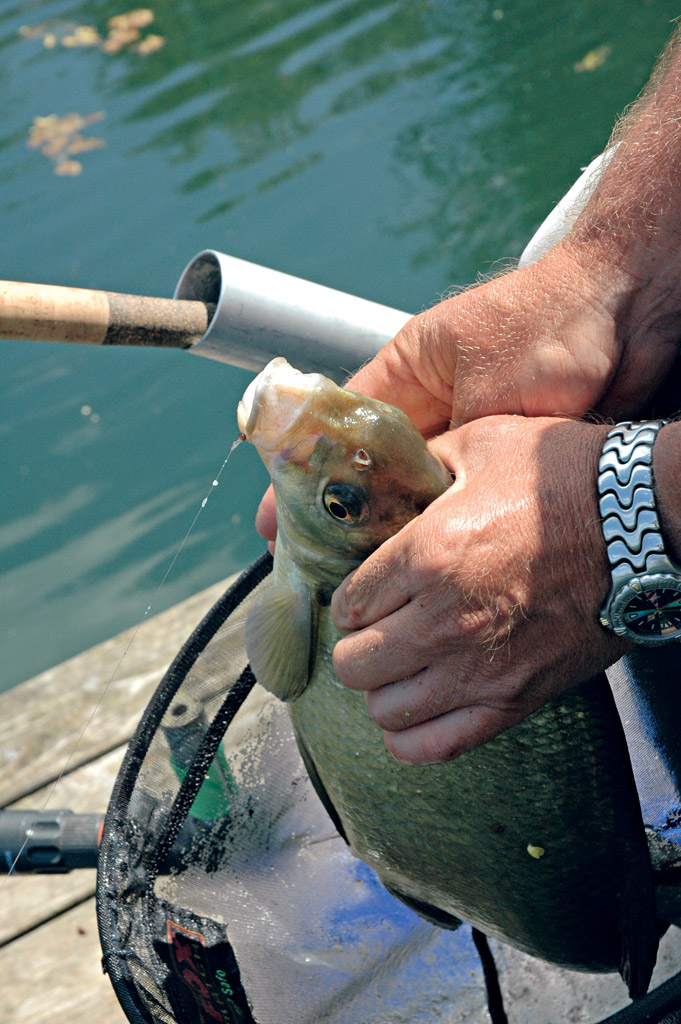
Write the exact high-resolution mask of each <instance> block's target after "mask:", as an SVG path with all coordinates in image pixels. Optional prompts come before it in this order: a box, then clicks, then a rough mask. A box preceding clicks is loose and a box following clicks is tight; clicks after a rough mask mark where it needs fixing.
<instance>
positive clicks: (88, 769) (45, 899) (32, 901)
mask: <svg viewBox="0 0 681 1024" xmlns="http://www.w3.org/2000/svg"><path fill="white" fill-rule="evenodd" d="M124 753H125V745H122V746H120V747H118V748H117V749H116V750H114V751H112V752H111V753H110V754H105V755H104V756H103V757H101V758H97V760H96V761H93V762H92V763H91V764H88V765H84V766H83V767H82V768H79V769H77V770H76V771H75V772H71V773H70V774H69V775H66V776H64V778H63V779H62V780H61V781H60V782H59V784H58V785H57V787H56V788H55V787H54V786H46V787H44V788H43V789H39V790H37V791H36V792H35V793H32V794H31V795H30V796H28V797H24V799H23V800H19V801H18V802H17V803H15V804H12V807H15V808H19V807H30V808H31V809H33V810H35V809H37V808H41V807H43V806H44V805H45V802H46V801H47V800H48V798H49V804H48V806H49V807H50V808H53V809H60V808H68V809H69V810H71V811H74V812H75V813H76V814H86V813H88V812H90V811H102V813H103V812H104V811H106V807H107V804H108V802H109V796H110V793H111V788H112V786H113V783H114V779H115V778H116V774H117V772H118V769H119V767H120V764H121V761H122V760H123V755H124ZM94 892H95V872H94V871H93V870H83V871H72V872H70V873H69V874H68V875H14V876H11V877H9V878H8V877H4V878H3V877H2V876H0V946H3V945H5V944H6V943H7V942H11V941H12V940H13V939H16V938H17V937H18V936H19V935H23V934H24V933H25V932H27V931H29V930H30V929H33V928H35V927H36V926H37V925H39V924H41V923H43V922H45V921H49V920H50V918H52V917H54V916H55V915H56V914H60V913H63V911H64V910H66V909H67V908H68V907H72V906H74V905H75V904H76V903H79V902H80V901H81V900H84V899H86V898H87V897H88V896H93V895H94ZM1 1019H2V1018H0V1020H1Z"/></svg>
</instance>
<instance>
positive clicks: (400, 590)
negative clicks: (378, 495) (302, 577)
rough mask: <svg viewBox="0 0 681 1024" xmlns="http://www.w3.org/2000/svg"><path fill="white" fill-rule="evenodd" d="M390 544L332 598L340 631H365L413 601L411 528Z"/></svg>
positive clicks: (402, 531)
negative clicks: (367, 627)
mask: <svg viewBox="0 0 681 1024" xmlns="http://www.w3.org/2000/svg"><path fill="white" fill-rule="evenodd" d="M411 525H412V524H411V523H408V524H407V526H405V527H404V528H403V529H402V530H400V532H399V533H397V534H395V536H394V537H391V538H390V539H389V540H387V541H386V542H385V543H384V544H382V545H381V547H380V548H379V549H378V550H377V551H375V552H374V553H373V555H370V556H369V558H367V560H366V561H365V562H362V564H361V565H360V566H359V568H357V569H355V571H354V572H352V573H350V575H349V576H347V577H346V578H345V579H344V580H343V582H342V583H341V585H340V586H339V587H338V589H337V590H336V591H335V592H334V594H333V597H332V598H331V618H332V619H333V622H334V625H335V626H336V629H339V630H340V631H341V632H347V631H348V630H353V629H363V628H364V627H366V626H370V625H372V624H373V623H375V622H378V621H379V620H380V619H384V618H385V617H386V616H388V615H390V614H391V613H392V612H395V611H397V609H398V608H401V607H402V605H404V604H405V603H406V602H407V601H408V600H409V598H410V597H411V583H412V575H413V574H412V571H411V569H410V566H411V564H412V562H411V551H410V549H411V544H410V538H409V535H410V532H411V531H410V527H411Z"/></svg>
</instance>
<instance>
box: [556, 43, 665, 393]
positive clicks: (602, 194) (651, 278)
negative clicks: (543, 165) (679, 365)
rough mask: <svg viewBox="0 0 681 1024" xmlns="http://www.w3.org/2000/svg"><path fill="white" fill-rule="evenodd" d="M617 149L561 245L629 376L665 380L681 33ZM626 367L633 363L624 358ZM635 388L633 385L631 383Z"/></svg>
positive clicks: (617, 136)
mask: <svg viewBox="0 0 681 1024" xmlns="http://www.w3.org/2000/svg"><path fill="white" fill-rule="evenodd" d="M614 143H616V144H617V149H616V152H615V153H614V155H613V157H612V159H611V161H610V162H609V164H608V166H607V168H606V169H605V171H604V173H603V175H602V177H601V180H600V181H599V183H598V185H597V187H596V189H595V191H594V194H593V196H592V198H591V200H590V201H589V203H588V204H587V206H586V208H585V209H584V211H583V213H582V214H581V216H580V217H579V218H578V220H577V221H576V223H575V226H574V228H573V229H572V231H571V232H570V233H569V234H568V235H567V236H566V238H565V239H564V241H563V242H561V243H560V244H559V246H558V247H557V250H558V251H557V253H556V257H558V258H559V259H561V258H564V257H565V256H567V257H568V258H569V259H570V260H571V261H572V262H574V263H575V264H576V265H577V266H579V267H581V268H583V272H584V278H585V284H586V287H587V288H589V289H591V290H592V291H593V292H595V293H596V294H597V295H598V296H599V300H600V302H601V303H602V304H603V305H604V307H605V308H606V309H607V312H608V314H609V315H610V316H612V318H613V322H614V324H615V331H616V335H617V338H618V342H619V344H620V345H621V348H622V352H623V356H625V357H626V356H631V355H632V353H633V352H634V351H635V350H636V349H637V348H640V349H642V352H641V356H640V358H633V360H632V363H631V365H630V366H628V368H627V372H628V374H629V375H631V374H636V373H637V372H639V371H641V370H642V369H643V368H644V366H646V367H648V368H649V369H651V370H652V372H656V373H657V374H658V376H659V379H660V380H661V379H663V377H664V374H665V373H666V372H668V370H669V368H670V366H671V363H672V362H673V360H674V357H675V356H676V354H677V352H678V349H679V341H680V339H681V36H680V35H679V34H677V36H676V37H675V39H674V40H673V41H672V43H671V44H670V46H669V47H668V49H667V51H666V52H665V54H663V56H662V58H661V59H660V61H659V63H658V66H657V68H656V70H655V72H654V73H653V76H652V78H651V80H650V83H649V84H648V86H647V88H646V89H645V90H644V92H643V94H642V96H641V97H640V98H639V100H638V101H637V102H636V103H635V104H634V105H633V106H632V108H631V109H630V111H629V112H628V114H627V115H626V117H625V118H624V119H623V120H622V121H621V123H620V124H619V125H618V127H617V129H616V131H615V133H614V136H613V144H614ZM623 362H624V365H625V366H626V365H627V359H626V358H625V359H624V360H623ZM627 386H628V387H630V386H631V382H630V381H629V382H627Z"/></svg>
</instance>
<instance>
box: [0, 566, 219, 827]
mask: <svg viewBox="0 0 681 1024" xmlns="http://www.w3.org/2000/svg"><path fill="white" fill-rule="evenodd" d="M228 582H229V581H224V582H221V583H216V584H215V585H214V586H212V587H209V588H208V589H207V590H203V591H201V593H199V594H196V595H194V596H193V597H190V598H188V599H187V600H186V601H183V602H182V603H181V604H178V605H175V606H174V607H173V608H169V609H168V610H167V611H165V612H161V614H160V615H156V616H154V617H153V618H150V619H148V620H147V621H145V622H143V623H142V625H141V626H139V627H136V628H134V629H129V630H126V631H125V632H123V633H120V634H119V635H118V636H115V637H113V638H112V639H111V640H106V641H105V642H104V643H101V644H98V645H97V646H96V647H93V648H92V649H91V650H89V651H85V652H84V653H83V654H78V655H76V657H75V658H70V659H69V660H68V661H65V662H62V664H61V665H57V666H55V667H54V668H50V669H48V670H47V671H46V672H42V673H41V674H40V675H39V676H36V677H35V679H30V680H29V681H28V682H25V683H22V684H20V685H19V686H17V687H15V688H14V689H13V690H10V691H8V692H7V693H4V694H1V695H0V807H6V806H7V805H8V804H10V803H12V802H14V801H15V800H18V799H20V798H21V797H23V796H26V795H27V794H28V793H33V792H34V791H35V790H37V789H39V788H40V787H41V786H45V785H47V784H48V783H49V782H51V781H53V780H54V779H56V778H57V777H58V776H59V774H60V772H61V771H63V770H64V769H66V771H68V772H72V771H73V770H74V769H75V768H77V767H79V766H80V765H83V764H87V763H88V762H90V761H92V760H93V758H96V757H99V756H100V755H101V754H104V753H107V752H108V751H110V750H114V749H115V748H116V747H118V746H120V745H121V744H122V743H125V742H126V741H127V740H129V738H130V736H131V735H132V733H133V731H134V729H135V726H136V725H137V722H138V721H139V717H140V714H141V712H142V710H143V709H144V707H145V705H146V704H147V702H148V700H149V698H150V697H151V695H152V693H153V691H154V689H155V688H156V685H157V684H158V682H159V680H160V678H161V676H162V675H163V673H164V671H165V670H166V668H167V667H168V665H169V664H170V662H171V661H172V660H173V658H174V657H175V655H176V654H177V652H178V650H179V648H180V647H181V646H182V644H183V642H184V641H185V640H186V638H187V636H188V635H189V633H190V632H191V630H192V629H193V628H194V626H195V625H197V624H198V622H200V620H201V619H202V618H203V616H204V615H205V613H206V612H207V611H208V609H209V608H210V607H211V605H212V604H214V602H215V601H216V600H217V598H218V597H219V596H220V595H221V594H222V593H223V592H224V590H225V589H226V587H227V583H228ZM135 634H136V635H135ZM133 636H134V641H133V642H132V643H131V641H132V640H133ZM121 659H122V660H121ZM76 744H77V746H76ZM52 806H55V805H54V804H52ZM91 809H92V810H96V809H97V808H91Z"/></svg>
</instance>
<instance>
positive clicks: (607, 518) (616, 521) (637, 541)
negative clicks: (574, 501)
mask: <svg viewBox="0 0 681 1024" xmlns="http://www.w3.org/2000/svg"><path fill="white" fill-rule="evenodd" d="M667 422H668V420H649V421H647V422H642V423H637V422H629V423H618V424H617V426H615V427H613V428H612V430H611V431H610V432H609V434H608V437H607V440H606V442H605V444H604V446H603V452H602V454H601V458H600V461H599V464H598V504H599V509H600V514H601V519H602V527H603V536H604V538H605V542H606V547H607V552H608V561H609V563H610V569H611V572H612V580H613V585H614V586H617V584H618V582H619V580H620V579H626V578H627V577H629V576H631V575H632V573H642V572H653V571H655V572H667V571H670V570H673V568H674V567H673V566H672V564H671V562H670V561H669V559H668V558H667V557H666V555H665V553H664V541H663V539H662V534H661V533H660V522H659V519H658V516H657V510H656V505H655V496H654V492H653V471H652V461H653V444H654V442H655V438H656V436H657V434H658V432H659V431H660V430H661V429H662V427H663V426H665V424H666V423H667Z"/></svg>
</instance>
